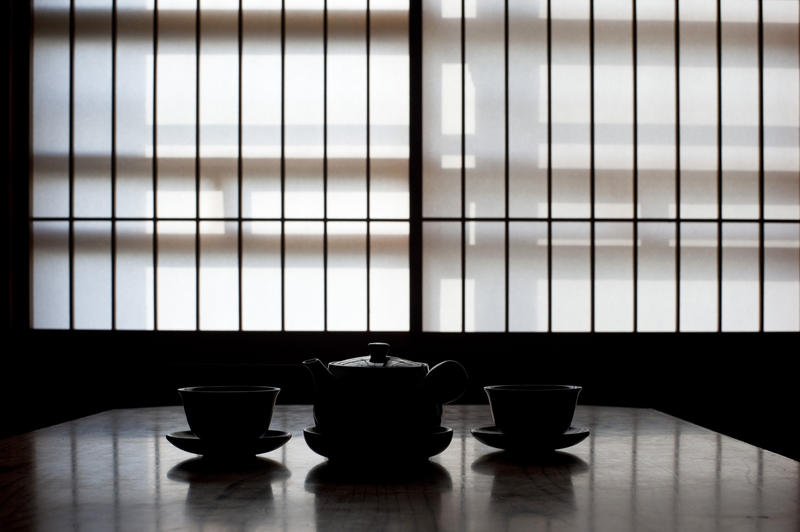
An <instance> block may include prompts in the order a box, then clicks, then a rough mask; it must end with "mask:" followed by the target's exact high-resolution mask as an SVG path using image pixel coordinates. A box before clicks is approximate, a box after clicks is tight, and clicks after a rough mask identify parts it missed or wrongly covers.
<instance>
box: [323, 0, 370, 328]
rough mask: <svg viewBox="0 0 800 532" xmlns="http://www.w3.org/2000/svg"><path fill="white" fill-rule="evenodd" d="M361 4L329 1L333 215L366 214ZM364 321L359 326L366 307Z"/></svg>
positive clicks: (364, 61)
mask: <svg viewBox="0 0 800 532" xmlns="http://www.w3.org/2000/svg"><path fill="white" fill-rule="evenodd" d="M366 7H367V2H366V0H357V1H355V2H353V1H352V0H329V1H328V85H327V97H328V116H327V120H328V189H327V190H328V195H327V201H328V211H327V212H328V216H329V217H332V218H363V217H365V216H366V214H367V180H366V173H367V166H366V157H367V126H366V124H367V57H366V50H367V43H366V16H364V15H363V12H364V11H365V10H366ZM346 9H356V10H357V11H356V12H357V13H360V14H361V16H353V12H351V11H350V12H349V11H346ZM363 231H366V226H365V227H364V229H363ZM363 301H364V302H366V294H365V295H364V300H363ZM365 308H366V307H365ZM330 317H333V316H330ZM363 322H364V325H362V327H364V326H365V325H366V310H365V311H364V314H363Z"/></svg>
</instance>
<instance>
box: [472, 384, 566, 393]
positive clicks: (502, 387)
mask: <svg viewBox="0 0 800 532" xmlns="http://www.w3.org/2000/svg"><path fill="white" fill-rule="evenodd" d="M483 389H484V390H486V391H487V392H566V391H576V390H577V391H580V390H581V389H582V388H581V386H578V385H575V384H492V385H490V386H484V387H483Z"/></svg>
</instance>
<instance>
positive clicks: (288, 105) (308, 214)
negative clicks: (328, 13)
mask: <svg viewBox="0 0 800 532" xmlns="http://www.w3.org/2000/svg"><path fill="white" fill-rule="evenodd" d="M322 8H323V1H322V0H287V1H286V58H285V61H286V63H285V74H286V79H285V82H284V90H285V93H284V100H285V120H286V123H285V135H286V136H285V142H286V148H285V149H286V192H285V201H286V203H285V206H286V212H285V215H286V216H288V217H290V218H312V217H313V218H316V217H322V215H323V201H324V200H323V194H322V188H323V184H322V155H323V139H324V136H323V120H324V94H325V83H324V79H323V68H324V64H323V57H324V56H323V54H322V52H323V45H322V23H323V20H322ZM287 319H288V317H287ZM287 324H288V323H287Z"/></svg>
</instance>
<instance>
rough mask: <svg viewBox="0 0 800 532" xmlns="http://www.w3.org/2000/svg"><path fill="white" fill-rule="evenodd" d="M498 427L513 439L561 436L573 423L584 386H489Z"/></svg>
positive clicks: (490, 403)
mask: <svg viewBox="0 0 800 532" xmlns="http://www.w3.org/2000/svg"><path fill="white" fill-rule="evenodd" d="M484 390H486V395H488V396H489V406H490V407H491V409H492V417H493V418H494V424H495V426H496V427H497V428H498V429H500V430H501V431H503V432H504V433H505V434H508V435H512V436H545V437H547V436H557V435H559V434H563V433H564V432H566V430H567V429H568V428H569V426H570V423H572V416H573V414H574V413H575V404H576V403H577V402H578V394H580V393H581V387H580V386H570V385H561V384H501V385H496V386H486V387H484Z"/></svg>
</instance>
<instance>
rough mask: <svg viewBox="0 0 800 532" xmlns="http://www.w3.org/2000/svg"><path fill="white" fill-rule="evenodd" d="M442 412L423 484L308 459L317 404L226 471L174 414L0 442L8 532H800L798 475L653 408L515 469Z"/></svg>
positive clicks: (472, 411)
mask: <svg viewBox="0 0 800 532" xmlns="http://www.w3.org/2000/svg"><path fill="white" fill-rule="evenodd" d="M490 421H491V419H490V414H489V409H488V407H487V406H485V405H457V406H448V407H447V409H446V413H445V422H444V423H445V425H447V426H450V427H453V429H454V437H453V442H452V444H451V445H450V447H449V448H448V449H447V450H446V451H445V452H444V453H442V454H440V455H438V456H436V457H435V458H433V459H431V460H430V462H429V463H427V464H426V465H425V466H423V467H421V468H419V469H418V470H413V471H412V470H407V471H403V472H400V473H392V474H390V475H384V474H383V473H381V464H374V466H373V467H371V468H370V473H369V474H367V473H360V474H357V475H353V474H348V473H347V472H343V471H341V470H340V469H339V468H336V467H334V466H333V465H332V464H331V463H328V462H327V460H326V459H324V458H323V457H321V456H318V455H316V454H314V453H313V452H312V451H311V450H310V449H309V448H308V446H307V445H306V444H305V441H304V440H303V435H302V429H303V427H305V426H307V425H309V424H310V422H311V410H310V407H308V406H279V407H278V408H277V410H276V413H275V416H274V417H273V421H272V428H276V429H283V430H288V431H291V432H292V434H293V438H292V440H291V441H289V443H288V444H287V445H285V446H284V447H282V448H280V449H278V450H276V451H273V452H271V453H268V454H265V455H262V456H261V457H259V458H258V459H254V460H253V461H252V462H251V463H250V464H248V465H246V466H236V467H233V466H229V467H220V466H213V465H209V464H208V463H207V462H206V461H204V460H202V459H199V458H196V457H194V456H193V455H190V454H187V453H185V452H183V451H181V450H179V449H176V448H175V447H173V446H172V445H170V444H169V442H167V441H166V439H165V438H164V435H165V434H166V433H168V432H173V431H177V430H184V429H185V428H186V420H185V417H184V416H183V411H182V409H181V408H180V407H160V408H141V409H127V410H112V411H109V412H103V413H101V414H97V415H94V416H90V417H86V418H83V419H78V420H75V421H71V422H68V423H64V424H61V425H57V426H54V427H49V428H46V429H42V430H37V431H34V432H31V433H28V434H23V435H20V436H15V437H12V438H8V439H5V440H0V530H3V531H7V530H15V529H25V530H28V529H36V530H132V531H146V530H183V529H203V530H245V529H247V530H251V529H260V530H276V529H277V530H291V531H293V530H351V531H352V530H429V529H442V530H492V531H495V530H613V531H624V530H681V531H682V530H690V531H695V530H725V531H728V530H792V531H797V530H800V507H799V506H800V463H798V462H796V461H794V460H790V459H788V458H784V457H781V456H779V455H776V454H773V453H771V452H768V451H764V450H762V449H759V448H756V447H753V446H751V445H748V444H745V443H742V442H740V441H737V440H734V439H731V438H728V437H726V436H722V435H720V434H717V433H714V432H712V431H709V430H706V429H703V428H701V427H698V426H696V425H692V424H690V423H687V422H684V421H682V420H679V419H676V418H673V417H669V416H667V415H664V414H662V413H660V412H656V411H653V410H643V409H633V408H609V407H588V406H581V407H578V411H577V412H576V415H575V421H574V423H573V424H574V425H586V426H588V427H590V428H591V430H592V435H591V437H590V438H588V439H587V440H585V441H583V442H582V443H580V444H578V445H576V446H574V447H572V448H570V449H568V450H566V451H565V452H563V453H561V454H558V455H556V457H555V458H551V459H550V460H549V461H547V462H545V463H534V464H520V463H518V462H517V461H515V460H513V459H510V458H509V457H507V456H506V455H505V453H502V452H496V451H495V450H494V449H492V448H490V447H487V446H485V445H483V444H482V443H480V442H478V441H477V440H476V439H475V438H473V437H472V436H471V435H470V433H469V429H470V428H471V427H476V426H481V425H486V424H489V423H490Z"/></svg>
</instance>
